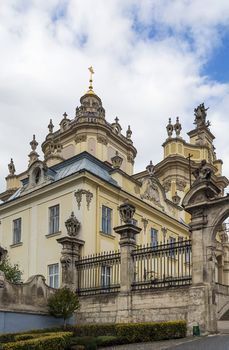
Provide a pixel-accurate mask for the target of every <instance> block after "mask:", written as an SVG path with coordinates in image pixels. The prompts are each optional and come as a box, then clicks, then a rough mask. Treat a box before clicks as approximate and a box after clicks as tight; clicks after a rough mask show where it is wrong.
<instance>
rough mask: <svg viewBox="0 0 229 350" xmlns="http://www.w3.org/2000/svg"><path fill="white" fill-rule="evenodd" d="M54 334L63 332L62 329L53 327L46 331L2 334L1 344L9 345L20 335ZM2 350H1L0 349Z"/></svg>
mask: <svg viewBox="0 0 229 350" xmlns="http://www.w3.org/2000/svg"><path fill="white" fill-rule="evenodd" d="M54 332H63V330H62V328H60V327H53V328H44V329H33V330H31V331H26V333H25V332H24V331H23V332H18V333H5V334H0V343H8V342H13V341H15V337H16V336H19V335H24V334H26V335H29V334H41V335H42V334H46V333H54ZM0 349H1V348H0Z"/></svg>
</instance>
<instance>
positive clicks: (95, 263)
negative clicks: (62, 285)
mask: <svg viewBox="0 0 229 350" xmlns="http://www.w3.org/2000/svg"><path fill="white" fill-rule="evenodd" d="M120 260H121V259H120V252H118V251H116V252H102V253H99V254H95V255H90V256H88V257H83V258H80V259H79V260H78V261H77V262H76V268H77V273H78V290H77V292H78V294H79V295H91V294H100V293H112V292H118V291H119V289H120Z"/></svg>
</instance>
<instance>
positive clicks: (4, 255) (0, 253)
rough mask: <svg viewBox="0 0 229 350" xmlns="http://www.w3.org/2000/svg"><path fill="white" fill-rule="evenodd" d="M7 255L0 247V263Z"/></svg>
mask: <svg viewBox="0 0 229 350" xmlns="http://www.w3.org/2000/svg"><path fill="white" fill-rule="evenodd" d="M6 255H7V250H6V249H4V248H2V247H1V246H0V261H2V260H4V259H5V258H6Z"/></svg>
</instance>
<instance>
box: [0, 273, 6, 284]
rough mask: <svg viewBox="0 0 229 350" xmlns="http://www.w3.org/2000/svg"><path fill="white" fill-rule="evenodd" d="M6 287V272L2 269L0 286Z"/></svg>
mask: <svg viewBox="0 0 229 350" xmlns="http://www.w3.org/2000/svg"><path fill="white" fill-rule="evenodd" d="M4 287H5V274H4V272H3V271H0V288H4Z"/></svg>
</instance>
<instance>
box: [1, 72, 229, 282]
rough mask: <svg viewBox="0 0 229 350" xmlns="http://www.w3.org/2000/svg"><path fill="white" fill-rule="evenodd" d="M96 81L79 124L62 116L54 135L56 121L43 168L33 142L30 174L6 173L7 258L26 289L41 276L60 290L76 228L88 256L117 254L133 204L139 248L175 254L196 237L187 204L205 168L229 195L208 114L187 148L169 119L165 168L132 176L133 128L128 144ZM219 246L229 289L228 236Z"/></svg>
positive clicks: (197, 118)
mask: <svg viewBox="0 0 229 350" xmlns="http://www.w3.org/2000/svg"><path fill="white" fill-rule="evenodd" d="M90 72H91V77H90V84H89V89H88V91H87V92H86V93H85V94H84V95H83V96H82V97H81V98H80V105H79V106H78V107H76V110H75V115H74V117H73V118H70V117H69V116H68V115H67V114H66V113H64V114H63V118H62V120H61V121H60V124H59V129H58V130H56V131H54V125H53V122H52V120H50V122H49V125H48V134H47V136H46V138H45V140H44V142H43V143H42V145H41V148H42V152H43V157H42V159H40V158H39V155H38V153H37V146H38V143H37V141H36V137H35V135H33V138H32V141H31V142H30V146H31V151H30V153H29V164H28V168H27V169H25V171H23V172H22V173H20V174H17V173H16V170H15V165H14V161H13V159H11V161H10V163H9V165H8V169H9V173H8V175H7V177H6V189H5V191H4V192H2V193H1V194H0V222H1V225H0V246H1V254H2V255H3V254H7V255H8V256H9V259H10V261H11V262H12V263H17V264H19V266H20V269H21V270H22V271H23V280H27V279H28V278H29V277H30V276H32V275H35V274H41V275H44V276H45V278H46V281H47V283H48V284H49V285H50V286H51V287H58V286H60V285H61V277H60V276H61V264H60V256H61V246H60V244H59V243H58V240H60V239H61V238H62V237H64V236H66V232H67V228H68V223H69V220H71V221H72V222H74V224H75V225H76V227H77V238H78V239H79V240H80V242H82V244H81V252H80V254H81V256H86V255H89V254H95V253H99V252H102V251H113V250H117V249H118V247H119V237H118V235H117V234H116V233H115V231H114V229H113V228H114V227H116V226H119V225H121V224H122V223H121V219H120V217H119V213H118V207H119V206H120V205H121V204H123V203H124V202H126V201H128V202H129V203H131V204H133V205H134V206H135V208H136V212H135V215H134V219H133V220H132V221H133V222H132V223H133V224H134V225H136V226H138V227H140V228H141V229H142V230H141V233H140V234H139V235H138V237H137V242H136V243H137V244H138V245H147V244H148V245H156V244H157V242H169V243H170V244H173V242H176V241H178V240H182V239H187V238H189V236H190V233H189V220H190V217H189V214H188V213H186V212H185V211H184V209H183V207H182V199H183V198H184V196H185V194H186V193H187V192H188V191H189V189H190V186H191V184H192V183H193V181H194V180H195V177H197V176H199V175H198V174H197V173H198V171H199V170H198V169H199V167H200V165H201V166H202V167H203V168H204V166H205V165H206V164H207V166H208V168H209V167H210V169H211V170H212V173H213V177H214V181H215V183H216V184H217V186H218V187H219V188H220V190H221V194H222V196H223V194H224V189H225V187H226V186H227V185H228V180H227V178H226V177H224V176H223V175H222V160H221V159H218V158H217V156H216V153H215V147H214V145H213V140H214V135H213V134H212V132H211V131H210V123H209V121H207V109H206V108H205V106H204V104H201V105H199V106H198V107H197V108H195V110H194V125H195V127H194V128H193V130H191V131H189V132H188V136H189V141H188V142H187V141H186V140H184V139H183V138H182V136H181V124H180V122H179V118H176V122H175V124H173V123H172V121H171V119H169V122H168V125H167V127H166V129H167V139H166V140H165V141H164V143H163V149H164V157H163V159H162V160H161V161H160V162H159V163H158V164H155V165H154V164H153V163H152V161H150V163H149V165H148V166H147V167H146V169H144V170H143V171H141V172H139V173H134V162H135V157H136V154H137V150H136V148H135V147H134V144H133V141H132V139H131V136H132V131H131V128H130V126H129V127H128V129H127V130H126V133H125V134H123V133H122V127H121V125H120V123H119V120H118V118H115V120H114V122H112V123H110V122H108V121H107V120H106V115H105V109H104V107H103V104H102V100H101V99H100V97H99V96H97V94H96V93H95V92H94V89H93V86H92V74H93V70H92V68H90ZM217 241H218V245H217V254H216V255H217V256H216V265H217V269H216V271H217V280H218V281H219V282H220V283H223V284H229V281H227V277H225V276H227V274H224V271H225V270H227V269H228V266H229V261H228V260H229V259H228V256H229V246H228V241H227V234H226V230H225V227H223V226H222V227H221V228H220V229H219V232H218V234H217Z"/></svg>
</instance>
